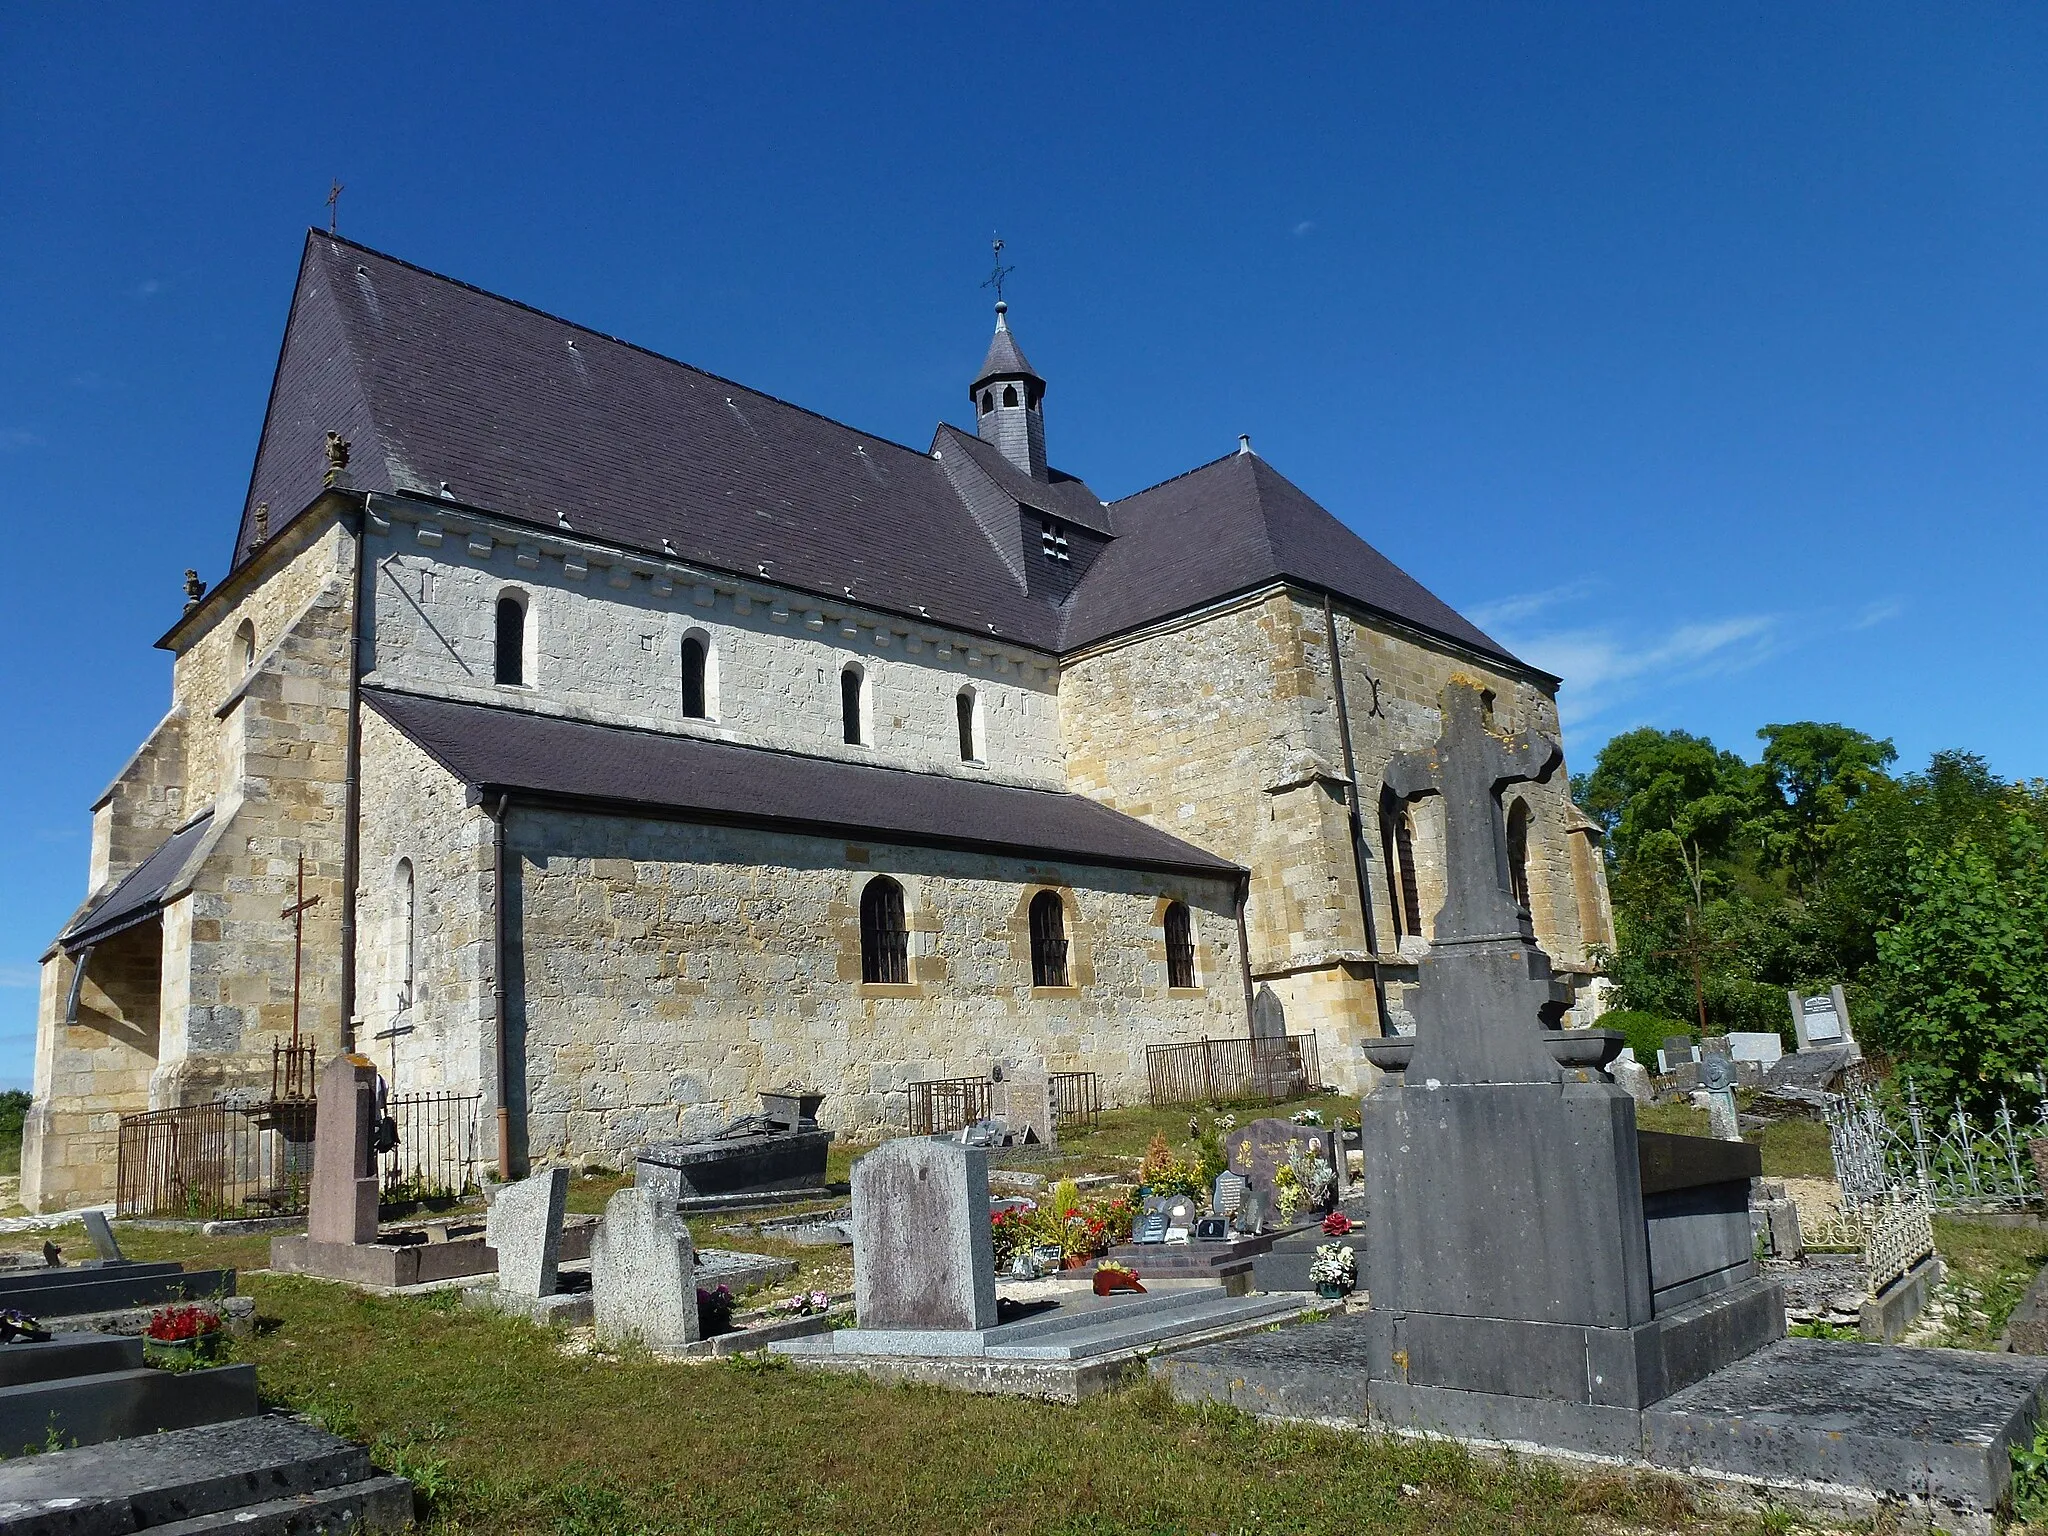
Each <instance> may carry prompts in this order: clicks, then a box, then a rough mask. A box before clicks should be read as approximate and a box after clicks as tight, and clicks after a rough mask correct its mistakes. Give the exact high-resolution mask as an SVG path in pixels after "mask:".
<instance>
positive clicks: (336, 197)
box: [327, 181, 345, 235]
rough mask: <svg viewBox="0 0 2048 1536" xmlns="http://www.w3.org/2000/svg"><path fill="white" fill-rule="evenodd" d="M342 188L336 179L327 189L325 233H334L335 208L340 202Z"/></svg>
mask: <svg viewBox="0 0 2048 1536" xmlns="http://www.w3.org/2000/svg"><path fill="white" fill-rule="evenodd" d="M344 190H345V189H344V188H343V186H342V184H341V183H340V182H338V181H337V182H335V183H334V184H333V185H332V186H330V187H329V188H328V189H327V233H329V234H330V235H331V234H333V233H334V217H335V210H336V207H337V205H338V204H339V203H340V202H341V194H342V192H343V191H344Z"/></svg>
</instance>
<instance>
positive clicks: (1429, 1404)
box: [1152, 1312, 2048, 1529]
mask: <svg viewBox="0 0 2048 1536" xmlns="http://www.w3.org/2000/svg"><path fill="white" fill-rule="evenodd" d="M1374 1332H1375V1330H1374V1328H1373V1325H1372V1314H1371V1313H1369V1312H1368V1313H1355V1314H1348V1315H1345V1316H1339V1317H1334V1318H1330V1319H1327V1320H1325V1321H1322V1322H1318V1323H1315V1324H1312V1325H1309V1326H1304V1327H1299V1328H1285V1329H1281V1330H1279V1331H1277V1332H1261V1333H1255V1334H1252V1335H1250V1336H1249V1337H1246V1338H1242V1339H1237V1340H1234V1341H1231V1342H1228V1343H1222V1344H1210V1345H1203V1346H1200V1347H1198V1348H1194V1349H1190V1350H1186V1351H1183V1352H1180V1353H1177V1354H1174V1355H1171V1356H1168V1357H1164V1358H1162V1359H1160V1360H1158V1361H1157V1362H1155V1363H1154V1364H1153V1366H1152V1373H1153V1375H1154V1376H1156V1377H1158V1378H1160V1379H1161V1380H1163V1381H1164V1382H1165V1383H1166V1384H1167V1386H1168V1388H1169V1389H1170V1390H1171V1391H1172V1392H1173V1394H1174V1396H1176V1397H1178V1398H1180V1399H1181V1400H1182V1401H1185V1402H1199V1401H1213V1402H1223V1403H1229V1404H1231V1405H1233V1406H1235V1407H1239V1408H1243V1409H1245V1410H1247V1411H1249V1412H1253V1413H1259V1414H1264V1415H1267V1416H1269V1417H1274V1418H1283V1419H1314V1420H1320V1421H1324V1422H1329V1421H1336V1422H1340V1423H1349V1424H1357V1425H1366V1424H1373V1425H1376V1426H1380V1425H1391V1426H1393V1427H1396V1428H1399V1429H1403V1430H1407V1431H1421V1432H1425V1433H1439V1434H1446V1435H1450V1436H1452V1437H1454V1438H1458V1439H1464V1440H1470V1441H1475V1442H1480V1443H1490V1444H1508V1445H1514V1446H1519V1447H1525V1448H1529V1449H1533V1450H1537V1451H1549V1452H1562V1453H1565V1454H1569V1455H1595V1456H1607V1457H1613V1458H1616V1459H1619V1460H1623V1461H1626V1462H1630V1463H1633V1464H1636V1465H1642V1466H1653V1467H1658V1468H1661V1469H1664V1470H1667V1471H1674V1472H1683V1473H1688V1474H1692V1475H1696V1476H1701V1477H1705V1478H1709V1479H1723V1480H1732V1481H1735V1482H1738V1483H1742V1484H1746V1485H1761V1486H1763V1487H1764V1488H1767V1489H1769V1490H1772V1491H1773V1492H1774V1493H1776V1494H1779V1495H1782V1496H1783V1497H1784V1498H1785V1499H1786V1501H1787V1502H1791V1503H1795V1504H1796V1503H1800V1502H1802V1500H1805V1501H1808V1502H1811V1500H1812V1496H1814V1495H1816V1494H1819V1493H1826V1492H1830V1491H1834V1492H1840V1493H1846V1494H1849V1495H1852V1496H1856V1497H1860V1498H1862V1499H1866V1500H1871V1501H1876V1500H1885V1499H1906V1500H1910V1501H1913V1502H1915V1503H1916V1504H1918V1505H1920V1506H1922V1507H1924V1508H1926V1509H1928V1511H1929V1512H1930V1513H1931V1514H1933V1515H1934V1516H1935V1518H1936V1519H1937V1521H1938V1522H1939V1523H1941V1524H1943V1525H1945V1526H1949V1527H1954V1528H1964V1529H1983V1528H1984V1527H1985V1522H1986V1520H1987V1517H1988V1514H1989V1512H1990V1511H1991V1510H1993V1509H1994V1508H1996V1507H1997V1505H1998V1503H1999V1501H2000V1499H2001V1498H2002V1497H2003V1496H2004V1494H2005V1491H2006V1487H2007V1484H2008V1483H2009V1481H2010V1479H2011V1461H2010V1453H2011V1448H2012V1446H2013V1444H2014V1443H2015V1442H2016V1441H2019V1440H2022V1439H2024V1438H2026V1437H2027V1436H2028V1435H2029V1434H2031V1426H2032V1425H2033V1423H2034V1422H2035V1421H2036V1419H2037V1418H2038V1417H2039V1416H2040V1415H2041V1414H2042V1413H2043V1411H2044V1410H2048V1361H2041V1360H2030V1359H2026V1358H2024V1357H2018V1356H2013V1355H1993V1354H1983V1353H1977V1352H1974V1351H1965V1350H1945V1349H1904V1348H1899V1347H1896V1346H1890V1345H1874V1344H1849V1343H1841V1342H1836V1341H1832V1340H1825V1339H1781V1340H1779V1341H1777V1342H1776V1343H1773V1344H1771V1345H1769V1346H1768V1347H1767V1348H1765V1349H1763V1350H1761V1351H1759V1352H1757V1353H1755V1354H1753V1355H1750V1356H1749V1357H1747V1358H1746V1359H1743V1360H1740V1361H1737V1362H1736V1363H1734V1364H1733V1365H1728V1366H1724V1367H1722V1368H1721V1369H1720V1370H1718V1371H1715V1372H1714V1373H1713V1374H1712V1375H1710V1376H1708V1377H1706V1378H1705V1379H1704V1380H1701V1381H1698V1382H1695V1383H1694V1384H1693V1385H1691V1386H1689V1387H1686V1388H1684V1389H1682V1390H1681V1391H1678V1392H1676V1393H1673V1394H1672V1395H1671V1396H1669V1397H1667V1398H1665V1399H1663V1400H1662V1401H1660V1402H1656V1403H1653V1404H1652V1405H1650V1406H1649V1407H1647V1408H1643V1409H1629V1408H1622V1407H1607V1406H1599V1405H1595V1404H1588V1403H1565V1402H1556V1401H1544V1400H1541V1399H1537V1398H1528V1397H1512V1396H1506V1395H1502V1394H1496V1393H1487V1392H1476V1391H1457V1390H1453V1389H1448V1388H1432V1387H1421V1386H1410V1385H1407V1384H1405V1383H1402V1382H1399V1381H1393V1380H1388V1379H1385V1375H1384V1366H1383V1365H1382V1366H1381V1367H1379V1368H1380V1370H1381V1371H1382V1379H1379V1380H1371V1379H1369V1378H1370V1374H1371V1372H1372V1370H1373V1369H1374V1362H1375V1359H1376V1353H1375V1348H1374V1343H1373V1335H1374Z"/></svg>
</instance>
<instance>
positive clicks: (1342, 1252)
mask: <svg viewBox="0 0 2048 1536" xmlns="http://www.w3.org/2000/svg"><path fill="white" fill-rule="evenodd" d="M1308 1279H1309V1284H1311V1285H1313V1286H1314V1287H1315V1288H1316V1290H1317V1291H1318V1292H1320V1293H1321V1294H1322V1295H1325V1296H1342V1295H1344V1294H1345V1293H1346V1292H1348V1291H1349V1290H1350V1289H1351V1288H1352V1287H1353V1286H1355V1285H1356V1284H1357V1283H1358V1255H1357V1254H1356V1253H1354V1252H1353V1251H1352V1249H1351V1245H1350V1244H1349V1243H1324V1244H1322V1245H1321V1246H1320V1247H1318V1248H1317V1249H1316V1256H1315V1258H1314V1259H1312V1260H1311V1261H1310V1262H1309V1266H1308Z"/></svg>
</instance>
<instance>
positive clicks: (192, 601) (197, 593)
mask: <svg viewBox="0 0 2048 1536" xmlns="http://www.w3.org/2000/svg"><path fill="white" fill-rule="evenodd" d="M204 596H206V583H205V582H203V581H201V580H200V579H199V573H198V572H197V571H187V572H186V573H185V611H186V612H187V613H190V612H191V611H192V610H193V609H194V608H197V607H198V606H199V599H201V598H202V597H204Z"/></svg>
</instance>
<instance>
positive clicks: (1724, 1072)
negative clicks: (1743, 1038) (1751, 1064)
mask: <svg viewBox="0 0 2048 1536" xmlns="http://www.w3.org/2000/svg"><path fill="white" fill-rule="evenodd" d="M1700 1086H1701V1087H1703V1088H1704V1089H1705V1090H1706V1094H1707V1134H1708V1135H1709V1136H1711V1137H1713V1138H1714V1139H1715V1140H1716V1141H1740V1140H1742V1131H1741V1129H1740V1127H1739V1126H1738V1125H1737V1124H1736V1119H1735V1063H1734V1062H1733V1061H1731V1060H1729V1058H1728V1057H1726V1056H1724V1055H1722V1054H1720V1053H1719V1052H1718V1051H1716V1052H1712V1053H1710V1054H1709V1055H1708V1056H1707V1058H1706V1059H1705V1060H1704V1061H1703V1062H1701V1063H1700Z"/></svg>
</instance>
